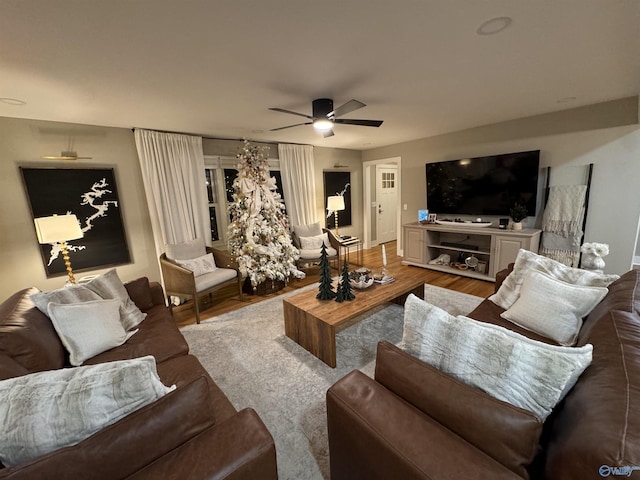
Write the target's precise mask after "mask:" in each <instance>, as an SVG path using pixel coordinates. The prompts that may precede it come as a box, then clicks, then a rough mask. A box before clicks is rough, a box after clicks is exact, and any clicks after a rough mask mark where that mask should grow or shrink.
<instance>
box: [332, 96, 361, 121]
mask: <svg viewBox="0 0 640 480" xmlns="http://www.w3.org/2000/svg"><path fill="white" fill-rule="evenodd" d="M362 107H366V105H365V104H364V103H362V102H359V101H358V100H349V101H348V102H347V103H345V104H343V105H340V106H339V107H338V108H336V109H335V110H334V111H333V112H329V113H328V114H327V117H339V116H340V115H345V114H347V113H350V112H353V111H354V110H357V109H359V108H362Z"/></svg>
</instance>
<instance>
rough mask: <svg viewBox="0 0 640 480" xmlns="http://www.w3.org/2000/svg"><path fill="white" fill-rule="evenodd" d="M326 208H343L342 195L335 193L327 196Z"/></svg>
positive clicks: (334, 210)
mask: <svg viewBox="0 0 640 480" xmlns="http://www.w3.org/2000/svg"><path fill="white" fill-rule="evenodd" d="M327 210H331V211H332V212H336V211H338V210H344V197H343V196H342V195H335V196H333V197H328V198H327Z"/></svg>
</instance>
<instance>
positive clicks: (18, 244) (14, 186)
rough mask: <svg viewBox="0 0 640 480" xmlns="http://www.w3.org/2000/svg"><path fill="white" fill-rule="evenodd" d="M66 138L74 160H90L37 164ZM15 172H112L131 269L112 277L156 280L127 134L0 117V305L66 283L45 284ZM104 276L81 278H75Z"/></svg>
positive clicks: (137, 169)
mask: <svg viewBox="0 0 640 480" xmlns="http://www.w3.org/2000/svg"><path fill="white" fill-rule="evenodd" d="M70 137H71V138H72V139H73V147H74V149H75V150H76V151H77V152H78V154H79V155H83V156H90V157H93V159H92V160H77V161H74V162H71V161H67V162H65V161H52V160H43V159H42V156H43V155H59V154H60V152H61V151H62V150H66V149H67V145H68V142H69V138H70ZM20 166H29V167H55V166H59V167H74V168H82V167H109V168H111V167H113V168H114V169H115V175H116V181H117V184H118V191H119V198H120V203H121V212H122V216H123V220H124V227H125V233H126V236H127V241H128V244H129V251H130V253H131V259H132V263H130V264H127V265H120V266H118V267H116V268H117V271H118V275H119V276H120V277H121V278H122V279H123V280H124V281H126V280H132V279H135V278H138V277H141V276H147V277H149V278H150V279H151V280H159V279H160V273H159V268H158V264H157V259H156V255H155V250H154V246H153V238H152V235H151V223H150V221H149V214H148V210H147V204H146V200H145V196H144V190H143V187H142V176H141V173H140V167H139V163H138V155H137V153H136V148H135V142H134V139H133V132H132V131H131V130H128V129H123V128H107V127H93V126H88V125H74V124H66V123H57V122H43V121H35V120H22V119H14V118H6V117H0V245H2V249H3V251H4V255H3V259H2V264H1V266H0V299H4V298H6V297H7V296H9V295H11V294H12V293H14V292H16V291H17V290H19V289H22V288H26V287H29V286H36V287H38V288H40V289H41V290H51V289H54V288H59V287H61V286H62V285H64V282H65V280H66V277H55V278H50V279H47V278H46V275H45V270H44V267H43V265H42V257H41V255H40V252H39V248H38V242H37V239H36V234H35V230H34V227H33V221H32V218H31V213H30V210H29V203H28V200H27V196H26V193H25V191H24V188H23V185H22V178H21V175H20V171H19V167H20ZM71 262H72V264H73V254H71ZM104 271H106V270H105V269H101V270H95V271H90V272H82V273H80V274H78V275H77V277H81V276H83V275H89V274H94V273H102V272H104Z"/></svg>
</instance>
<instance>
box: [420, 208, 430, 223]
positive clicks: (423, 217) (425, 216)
mask: <svg viewBox="0 0 640 480" xmlns="http://www.w3.org/2000/svg"><path fill="white" fill-rule="evenodd" d="M418 221H419V222H420V223H422V224H424V223H429V210H418Z"/></svg>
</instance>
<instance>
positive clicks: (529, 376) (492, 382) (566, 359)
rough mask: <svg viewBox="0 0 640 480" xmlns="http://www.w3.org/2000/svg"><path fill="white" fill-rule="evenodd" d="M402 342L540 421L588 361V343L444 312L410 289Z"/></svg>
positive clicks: (410, 350) (422, 357)
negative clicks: (530, 334) (533, 335)
mask: <svg viewBox="0 0 640 480" xmlns="http://www.w3.org/2000/svg"><path fill="white" fill-rule="evenodd" d="M402 348H403V349H404V350H405V351H406V352H408V353H409V354H410V355H413V356H415V357H417V358H419V359H420V360H422V361H423V362H425V363H428V364H429V365H431V366H433V367H435V368H437V369H439V370H441V371H442V372H444V373H446V374H448V375H451V376H452V377H454V378H456V379H458V380H460V381H462V382H464V383H466V384H468V385H471V386H473V387H476V388H479V389H481V390H483V391H485V392H486V393H488V394H489V395H491V396H493V397H495V398H497V399H499V400H502V401H505V402H508V403H511V404H512V405H515V406H517V407H520V408H523V409H525V410H529V411H530V412H532V413H533V414H534V415H536V416H537V417H539V418H540V419H541V420H542V421H544V419H545V418H546V417H547V416H548V415H549V414H550V413H551V410H552V409H553V408H554V407H555V406H556V405H557V404H558V402H560V400H562V398H564V396H565V395H566V393H567V392H568V391H569V390H570V389H571V388H572V387H573V385H574V384H575V383H576V381H577V380H578V377H579V376H580V375H581V374H582V372H583V371H584V369H585V368H587V367H588V366H589V364H590V363H591V357H592V351H593V347H592V346H591V345H590V344H589V345H585V346H583V347H579V348H576V347H560V346H556V345H548V344H546V343H543V342H537V341H535V340H531V339H529V338H527V337H525V336H523V335H519V334H517V333H515V332H513V331H511V330H508V329H506V328H502V327H500V326H498V325H492V324H489V323H483V322H478V321H476V320H473V319H471V318H467V317H463V316H458V317H454V316H452V315H449V314H448V313H447V312H445V311H444V310H442V309H440V308H438V307H436V306H434V305H430V304H428V303H426V302H424V301H423V300H420V299H419V298H418V297H416V296H415V295H409V297H408V298H407V301H406V303H405V310H404V331H403V335H402Z"/></svg>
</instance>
